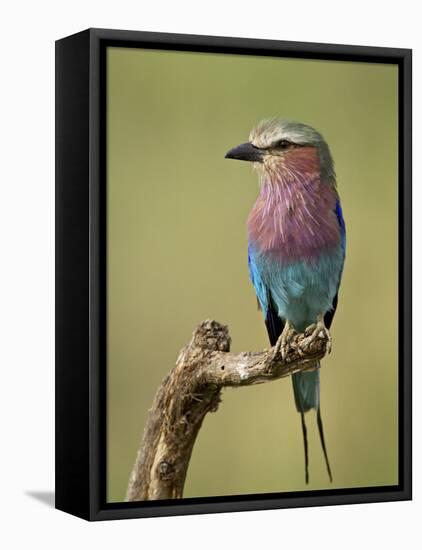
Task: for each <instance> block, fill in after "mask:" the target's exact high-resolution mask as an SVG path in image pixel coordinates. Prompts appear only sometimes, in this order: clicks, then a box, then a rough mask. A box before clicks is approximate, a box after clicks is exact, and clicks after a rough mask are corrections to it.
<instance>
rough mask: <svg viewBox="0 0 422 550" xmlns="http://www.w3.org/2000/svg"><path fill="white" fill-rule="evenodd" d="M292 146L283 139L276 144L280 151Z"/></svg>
mask: <svg viewBox="0 0 422 550" xmlns="http://www.w3.org/2000/svg"><path fill="white" fill-rule="evenodd" d="M290 145H291V143H290V141H287V140H286V139H281V140H280V141H278V142H277V143H276V147H277V148H278V149H288V148H289V147H290Z"/></svg>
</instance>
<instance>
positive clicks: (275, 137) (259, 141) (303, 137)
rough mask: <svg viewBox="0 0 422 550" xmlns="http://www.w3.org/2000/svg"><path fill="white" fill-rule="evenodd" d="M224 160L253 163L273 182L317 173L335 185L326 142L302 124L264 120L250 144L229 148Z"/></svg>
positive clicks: (283, 120)
mask: <svg viewBox="0 0 422 550" xmlns="http://www.w3.org/2000/svg"><path fill="white" fill-rule="evenodd" d="M225 158H229V159H237V160H246V161H249V162H253V163H254V164H255V167H256V168H257V169H258V170H259V171H260V172H261V173H262V175H263V176H264V177H265V176H267V177H270V178H271V179H273V178H282V177H283V176H286V177H288V176H289V175H290V177H292V175H293V177H294V176H295V175H296V174H297V173H300V174H302V175H303V174H304V173H307V172H309V173H315V172H318V174H319V175H320V176H321V178H323V179H324V180H325V181H326V182H327V183H328V182H330V183H333V184H334V183H335V174H334V165H333V160H332V157H331V153H330V150H329V147H328V145H327V143H326V142H325V140H324V138H323V137H322V135H321V134H320V133H319V132H317V131H316V130H315V129H314V128H312V127H311V126H308V125H307V124H303V123H301V122H293V121H290V120H285V119H280V118H273V119H268V120H263V121H261V122H260V123H259V124H258V125H257V126H256V127H255V128H254V129H253V130H252V131H251V133H250V135H249V141H248V142H246V143H242V144H241V145H238V146H237V147H234V148H233V149H230V151H228V152H227V153H226V155H225Z"/></svg>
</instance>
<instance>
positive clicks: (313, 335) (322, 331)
mask: <svg viewBox="0 0 422 550" xmlns="http://www.w3.org/2000/svg"><path fill="white" fill-rule="evenodd" d="M304 334H305V336H306V337H307V339H308V345H309V344H310V343H311V342H314V341H315V340H316V339H317V338H321V339H325V340H326V342H327V344H326V352H327V354H328V353H331V349H332V342H333V340H332V338H331V334H330V331H329V330H328V328H327V327H326V326H325V324H324V321H323V320H322V319H318V321H317V322H316V323H314V324H313V325H310V326H309V327H307V328H306V330H305V333H304Z"/></svg>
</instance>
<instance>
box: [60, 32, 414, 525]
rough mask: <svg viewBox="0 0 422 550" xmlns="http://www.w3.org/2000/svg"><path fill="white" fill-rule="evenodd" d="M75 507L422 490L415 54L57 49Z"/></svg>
mask: <svg viewBox="0 0 422 550" xmlns="http://www.w3.org/2000/svg"><path fill="white" fill-rule="evenodd" d="M56 258H57V264H56V266H57V268H56V289H57V290H56V307H57V309H56V506H57V508H59V509H61V510H64V511H66V512H69V513H72V514H75V515H77V516H80V517H83V518H85V519H89V520H101V519H116V518H135V517H143V516H160V515H175V514H196V513H204V512H223V511H240V510H258V509H269V508H285V507H298V506H314V505H332V504H344V503H360V502H377V501H391V500H406V499H410V498H411V51H410V50H404V49H393V48H376V47H366V46H365V47H361V46H344V45H328V44H308V43H295V42H283V41H266V40H250V39H241V38H224V37H204V36H186V35H177V34H156V33H147V32H132V31H131V32H128V31H114V30H103V29H90V30H86V31H83V32H81V33H79V34H76V35H73V36H70V37H67V38H64V39H62V40H59V41H58V42H57V43H56Z"/></svg>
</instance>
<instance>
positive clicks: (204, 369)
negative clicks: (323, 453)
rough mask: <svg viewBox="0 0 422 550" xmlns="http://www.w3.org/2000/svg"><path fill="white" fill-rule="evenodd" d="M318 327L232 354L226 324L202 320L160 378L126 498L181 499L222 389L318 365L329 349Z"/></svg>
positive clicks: (270, 378)
mask: <svg viewBox="0 0 422 550" xmlns="http://www.w3.org/2000/svg"><path fill="white" fill-rule="evenodd" d="M314 329H315V326H314V327H313V328H312V327H309V329H307V330H306V331H305V333H301V334H298V333H293V334H291V335H290V337H289V340H288V343H287V344H288V345H287V348H285V352H284V358H283V357H282V353H281V345H280V344H281V341H280V340H279V342H277V344H276V345H275V346H274V347H272V348H271V349H269V350H264V351H261V352H258V353H250V352H243V353H236V354H235V353H230V336H229V332H228V328H227V327H226V326H223V325H221V324H219V323H217V322H216V321H209V320H207V321H203V322H202V323H201V324H200V325H199V326H198V327H197V329H196V330H195V331H194V333H193V336H192V339H191V341H190V342H189V344H188V345H187V346H186V347H185V348H183V349H182V351H181V352H180V354H179V357H178V358H177V361H176V366H175V367H174V368H173V369H172V370H171V371H170V373H169V374H168V375H167V377H166V378H165V379H164V381H163V382H162V384H161V386H160V387H159V388H158V391H157V393H156V395H155V398H154V401H153V404H152V407H151V409H150V411H149V415H148V419H147V424H146V427H145V431H144V435H143V439H142V443H141V446H140V449H139V451H138V455H137V457H136V461H135V465H134V467H133V470H132V473H131V475H130V479H129V485H128V489H127V494H126V500H127V501H138V500H157V499H173V498H181V497H182V495H183V487H184V483H185V479H186V472H187V469H188V465H189V461H190V457H191V454H192V449H193V446H194V443H195V439H196V436H197V434H198V432H199V430H200V428H201V425H202V421H203V419H204V417H205V415H206V414H207V413H208V412H214V411H216V410H217V408H218V405H219V403H220V394H221V390H222V388H224V387H226V386H231V387H240V386H249V385H252V384H259V383H262V382H269V381H271V380H277V379H278V378H282V377H285V376H288V375H290V374H293V373H295V372H299V371H303V370H307V369H310V368H314V363H315V361H316V360H318V359H321V358H322V357H323V356H324V355H325V353H326V350H327V344H328V341H327V340H328V338H327V334H326V333H324V332H320V333H319V334H317V337H315V330H314Z"/></svg>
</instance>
